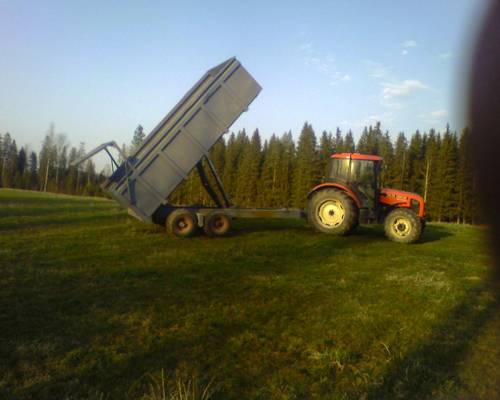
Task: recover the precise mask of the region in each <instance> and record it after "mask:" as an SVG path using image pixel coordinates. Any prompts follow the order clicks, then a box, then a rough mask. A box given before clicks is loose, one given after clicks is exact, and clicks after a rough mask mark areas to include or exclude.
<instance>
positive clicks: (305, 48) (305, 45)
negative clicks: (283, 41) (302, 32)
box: [299, 42, 312, 51]
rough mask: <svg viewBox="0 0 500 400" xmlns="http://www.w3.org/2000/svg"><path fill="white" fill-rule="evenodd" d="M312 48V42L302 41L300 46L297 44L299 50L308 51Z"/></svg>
mask: <svg viewBox="0 0 500 400" xmlns="http://www.w3.org/2000/svg"><path fill="white" fill-rule="evenodd" d="M311 48H312V43H311V42H307V43H302V44H301V45H300V46H299V50H301V51H308V50H310V49H311Z"/></svg>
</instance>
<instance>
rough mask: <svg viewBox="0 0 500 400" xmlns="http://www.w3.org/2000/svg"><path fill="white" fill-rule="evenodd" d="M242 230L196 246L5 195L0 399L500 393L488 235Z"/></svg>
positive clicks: (76, 201) (122, 221)
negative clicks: (408, 241)
mask: <svg viewBox="0 0 500 400" xmlns="http://www.w3.org/2000/svg"><path fill="white" fill-rule="evenodd" d="M235 225H236V226H235V231H234V234H233V235H232V236H231V237H228V238H224V239H209V238H207V237H205V236H202V235H200V236H198V237H195V238H193V239H189V240H182V239H176V238H172V237H169V236H167V235H166V234H165V233H164V232H163V230H162V229H161V228H159V227H155V226H149V225H146V224H143V223H140V222H139V221H136V220H134V219H132V218H131V217H129V216H128V215H127V214H126V212H124V211H123V210H122V209H121V208H119V207H118V206H117V205H116V204H115V203H114V202H112V201H109V200H105V199H93V198H83V197H70V196H61V195H59V196H58V195H52V194H40V193H35V192H23V191H15V190H0V398H1V399H30V398H33V399H66V398H67V399H98V398H99V399H129V398H130V399H140V398H161V397H159V396H156V395H155V393H157V394H158V393H160V392H162V391H163V389H165V388H166V389H165V390H166V391H167V392H169V391H173V392H175V390H176V387H179V385H185V386H187V385H188V384H189V385H191V386H193V387H194V386H196V387H197V391H198V392H200V393H201V392H202V391H203V389H204V388H206V387H207V386H210V390H211V391H212V392H213V396H212V398H215V399H308V398H310V399H318V398H319V399H320V398H324V399H359V398H366V399H381V398H401V399H410V398H414V399H423V398H427V397H433V398H457V397H458V398H471V397H473V398H482V399H491V398H496V397H498V396H499V387H498V382H497V377H498V370H499V367H500V362H499V359H500V351H499V350H498V343H500V341H499V339H500V337H499V336H500V317H499V313H498V308H497V303H496V301H495V298H494V296H493V291H492V289H491V287H490V286H491V285H490V284H489V283H488V264H489V259H488V256H487V251H486V249H485V248H484V245H483V238H482V237H483V231H482V230H481V229H480V228H476V227H470V226H455V225H445V224H428V226H427V230H426V232H425V235H424V237H423V241H422V242H421V243H418V244H415V245H401V244H397V243H393V242H390V241H388V240H386V239H385V237H384V236H383V232H382V229H381V228H380V227H361V228H360V229H359V230H358V231H357V233H356V234H354V235H352V236H350V237H345V238H336V237H331V236H328V235H322V234H318V233H316V232H314V231H313V230H312V229H310V228H309V227H307V226H306V225H305V224H304V223H303V222H301V221H286V222H284V221H279V220H275V221H271V220H269V221H264V220H262V221H250V220H247V221H243V220H241V221H237V222H236V224H235ZM160 389H161V390H160Z"/></svg>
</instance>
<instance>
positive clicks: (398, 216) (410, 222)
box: [384, 208, 423, 243]
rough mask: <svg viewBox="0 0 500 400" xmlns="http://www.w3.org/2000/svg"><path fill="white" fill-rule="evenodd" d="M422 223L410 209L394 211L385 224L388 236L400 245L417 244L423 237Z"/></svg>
mask: <svg viewBox="0 0 500 400" xmlns="http://www.w3.org/2000/svg"><path fill="white" fill-rule="evenodd" d="M422 228H423V226H422V222H421V220H420V218H419V217H418V215H417V214H415V212H413V211H412V210H410V209H409V208H396V209H394V210H392V211H391V212H390V213H389V214H388V215H387V217H386V218H385V222H384V229H385V234H386V236H387V237H388V238H389V239H390V240H392V241H394V242H399V243H415V242H416V241H417V240H419V239H420V236H422V230H423V229H422Z"/></svg>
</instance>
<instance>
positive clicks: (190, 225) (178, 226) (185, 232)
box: [165, 208, 198, 238]
mask: <svg viewBox="0 0 500 400" xmlns="http://www.w3.org/2000/svg"><path fill="white" fill-rule="evenodd" d="M165 224H166V227H167V231H168V232H169V233H171V234H173V235H175V236H177V237H182V238H187V237H191V236H193V235H194V234H195V233H196V229H197V227H198V219H197V218H196V215H195V214H194V213H192V212H191V211H189V210H187V209H185V208H181V209H179V210H175V211H172V212H171V213H170V215H169V216H168V217H167V220H166V223H165Z"/></svg>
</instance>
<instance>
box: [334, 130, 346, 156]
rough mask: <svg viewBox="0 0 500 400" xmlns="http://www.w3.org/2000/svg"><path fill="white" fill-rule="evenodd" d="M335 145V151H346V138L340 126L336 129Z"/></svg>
mask: <svg viewBox="0 0 500 400" xmlns="http://www.w3.org/2000/svg"><path fill="white" fill-rule="evenodd" d="M333 147H334V152H335V153H342V152H343V151H344V138H343V136H342V131H341V130H340V128H338V127H337V130H336V131H335V138H334V143H333Z"/></svg>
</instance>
